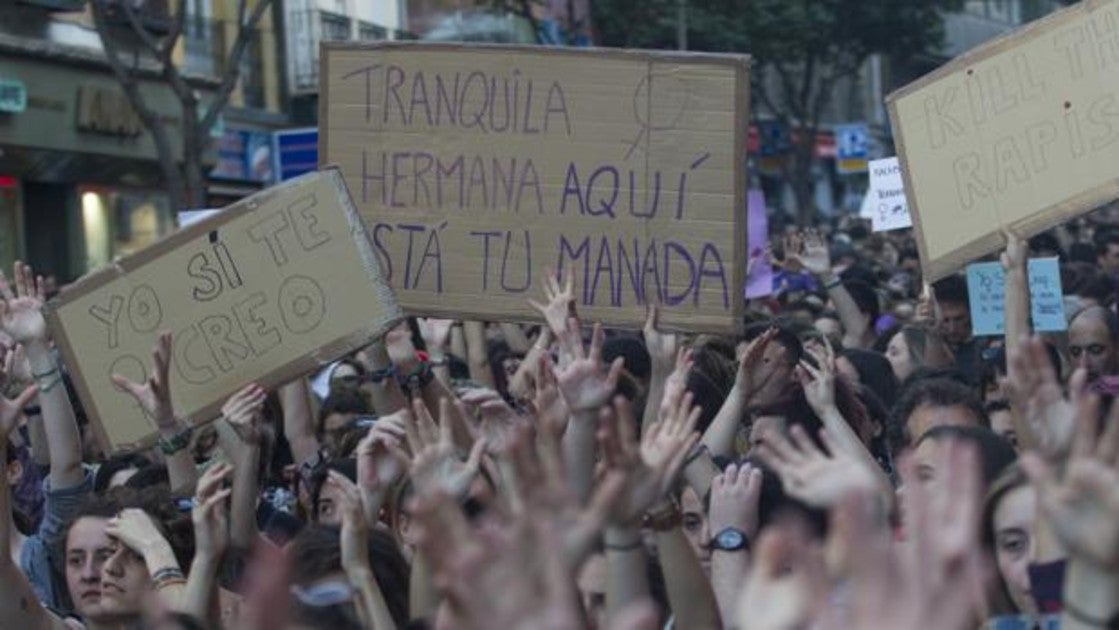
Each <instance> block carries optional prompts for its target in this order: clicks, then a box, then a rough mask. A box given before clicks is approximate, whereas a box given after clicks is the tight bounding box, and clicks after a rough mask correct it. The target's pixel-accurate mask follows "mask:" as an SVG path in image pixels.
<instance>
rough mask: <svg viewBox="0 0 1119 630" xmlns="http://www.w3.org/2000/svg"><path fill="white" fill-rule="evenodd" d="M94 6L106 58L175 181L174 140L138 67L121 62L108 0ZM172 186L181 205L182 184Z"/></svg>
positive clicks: (94, 1) (96, 24) (97, 0)
mask: <svg viewBox="0 0 1119 630" xmlns="http://www.w3.org/2000/svg"><path fill="white" fill-rule="evenodd" d="M90 5H91V6H92V9H93V22H94V25H95V26H96V28H97V34H98V35H99V36H100V38H101V46H102V48H104V49H105V58H106V59H107V60H108V62H109V67H110V68H111V69H112V71H113V74H114V75H115V76H116V77H117V81H118V82H119V83H120V85H121V89H123V90H124V94H125V96H126V97H127V98H128V102H129V104H130V105H131V106H132V109H133V110H134V111H135V112H136V115H137V116H139V117H140V121H141V122H142V123H143V124H144V126H145V127H147V128H148V131H150V132H151V134H152V141H153V142H154V143H155V148H156V154H157V155H158V156H159V160H160V164H161V165H162V167H163V170H164V173H165V174H168V177H169V178H171V177H172V176H173V175H174V173H175V172H176V169H177V168H178V166H177V164H176V160H175V153H174V145H173V144H172V143H171V137H170V136H169V135H168V133H167V129H166V128H165V127H164V126H163V122H162V121H161V120H160V119H159V115H158V114H156V113H155V112H154V111H153V110H152V108H151V107H149V106H148V103H147V101H146V100H145V99H144V95H143V93H141V92H140V85H139V82H138V81H137V79H136V76H135V74H134V71H135V67H134V68H133V69H131V70H130V69H129V68H128V66H127V65H126V64H125V62H124V61H123V60H122V59H121V56H120V49H119V48H117V43H116V41H114V40H113V36H112V34H110V33H109V24H108V22H107V20H106V18H105V0H92V1H91V2H90ZM133 61H134V64H138V62H139V58H138V56H134V58H133ZM168 185H169V187H170V188H171V189H172V190H171V193H172V196H173V197H175V202H176V203H180V202H181V200H182V199H181V198H182V195H183V190H181V187H182V185H181V181H179V182H178V183H177V185H176V182H174V181H169V182H168Z"/></svg>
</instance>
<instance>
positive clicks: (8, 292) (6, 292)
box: [0, 270, 16, 301]
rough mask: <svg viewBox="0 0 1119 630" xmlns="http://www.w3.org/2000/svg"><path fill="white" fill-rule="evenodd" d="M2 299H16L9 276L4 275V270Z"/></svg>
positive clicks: (1, 274) (0, 280)
mask: <svg viewBox="0 0 1119 630" xmlns="http://www.w3.org/2000/svg"><path fill="white" fill-rule="evenodd" d="M0 297H3V298H4V300H5V301H11V300H14V299H16V296H15V294H14V293H12V286H11V285H10V284H8V276H6V275H4V271H3V270H0Z"/></svg>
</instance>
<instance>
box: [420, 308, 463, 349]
mask: <svg viewBox="0 0 1119 630" xmlns="http://www.w3.org/2000/svg"><path fill="white" fill-rule="evenodd" d="M416 322H417V323H418V324H419V327H420V337H423V340H424V343H425V344H427V351H428V352H430V353H435V354H438V353H441V352H443V350H444V349H445V348H446V347H447V340H448V339H450V338H451V329H452V328H454V325H455V320H453V319H436V318H434V317H421V318H419V319H417V320H416Z"/></svg>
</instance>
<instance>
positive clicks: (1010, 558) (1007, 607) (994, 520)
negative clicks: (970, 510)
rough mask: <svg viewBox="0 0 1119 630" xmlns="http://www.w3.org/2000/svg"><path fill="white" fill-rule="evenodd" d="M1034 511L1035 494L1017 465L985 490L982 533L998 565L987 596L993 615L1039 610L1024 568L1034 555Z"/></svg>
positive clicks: (1011, 467) (984, 541)
mask: <svg viewBox="0 0 1119 630" xmlns="http://www.w3.org/2000/svg"><path fill="white" fill-rule="evenodd" d="M1036 512H1037V494H1036V493H1035V492H1034V488H1033V486H1031V485H1030V483H1029V480H1028V479H1027V478H1026V476H1025V475H1024V474H1023V473H1022V470H1021V469H1020V468H1019V467H1018V466H1016V465H1011V466H1010V467H1008V468H1007V469H1006V470H1004V471H1003V473H1002V474H1001V475H999V477H998V479H996V480H995V482H994V483H993V484H991V488H990V490H988V491H987V497H986V500H985V501H984V503H983V529H982V531H981V536H982V540H983V547H984V548H985V549H986V550H987V552H988V553H990V554H991V555H992V556H993V557H994V560H995V566H996V567H997V568H998V579H996V580H994V583H993V584H992V587H991V594H990V597H989V600H990V601H989V605H990V607H991V613H993V614H995V615H1007V614H1020V613H1026V614H1036V613H1037V612H1038V610H1037V604H1036V603H1035V602H1034V598H1033V595H1032V593H1031V591H1030V575H1029V571H1028V570H1027V569H1028V567H1029V564H1030V561H1031V560H1032V559H1033V558H1032V554H1031V542H1032V540H1033V537H1034V521H1035V518H1036V516H1037V515H1036Z"/></svg>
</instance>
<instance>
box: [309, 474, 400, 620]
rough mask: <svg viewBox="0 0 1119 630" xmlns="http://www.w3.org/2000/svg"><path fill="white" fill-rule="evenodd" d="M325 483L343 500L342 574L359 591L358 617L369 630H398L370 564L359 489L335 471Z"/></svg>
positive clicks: (366, 528) (357, 598)
mask: <svg viewBox="0 0 1119 630" xmlns="http://www.w3.org/2000/svg"><path fill="white" fill-rule="evenodd" d="M326 482H327V483H329V484H330V485H332V486H334V488H336V489H337V490H338V491H339V492H338V493H339V495H341V497H342V505H341V506H340V507H341V509H342V532H341V540H340V542H341V546H342V570H343V571H345V572H346V578H347V579H348V580H349V581H350V584H351V585H352V586H353V587H354V590H355V591H356V595H357V597H356V600H355V601H356V603H357V610H358V617H360V618H361V621H362V623H363V625H364V626H365V627H366V628H376V629H377V630H395V629H396V622H395V621H393V618H392V613H391V612H389V606H388V603H387V602H385V595H384V593H383V592H382V591H381V587H380V585H379V584H378V583H377V578H376V576H375V575H374V574H373V567H371V566H370V564H369V529H368V526H367V523H366V520H365V517H364V516H363V515H362V509H361V497H360V495H359V492H358V489H357V487H356V486H355V485H354V484H353V482H351V481H350V480H349V479H346V478H345V477H343V476H342V475H341V474H339V473H338V472H336V471H331V472H330V476H329V477H327V480H326Z"/></svg>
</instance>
